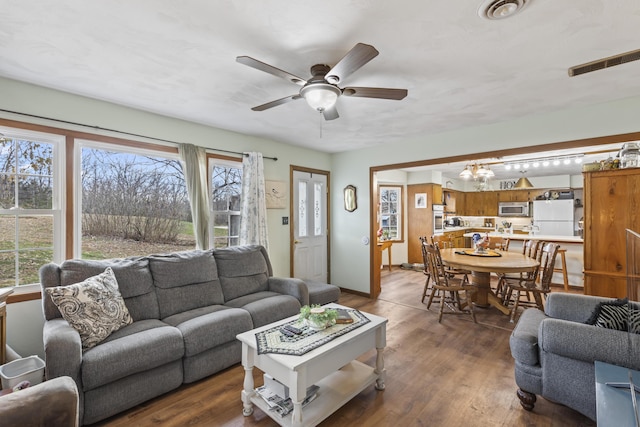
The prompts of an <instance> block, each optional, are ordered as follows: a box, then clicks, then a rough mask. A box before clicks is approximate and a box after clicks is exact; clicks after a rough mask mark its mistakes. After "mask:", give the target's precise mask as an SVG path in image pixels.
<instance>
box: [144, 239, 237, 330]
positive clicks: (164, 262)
mask: <svg viewBox="0 0 640 427" xmlns="http://www.w3.org/2000/svg"><path fill="white" fill-rule="evenodd" d="M148 258H149V267H150V269H151V274H152V276H153V283H154V285H155V287H156V294H157V296H158V305H159V307H160V318H161V319H164V318H166V317H169V316H172V315H174V314H176V313H181V312H183V311H189V310H193V309H194V308H199V307H206V306H209V305H216V304H222V303H224V297H223V295H222V288H221V287H220V282H219V281H218V269H217V267H216V261H215V260H214V259H213V255H212V254H211V252H205V251H195V250H194V251H184V252H176V253H172V254H166V255H151V256H149V257H148Z"/></svg>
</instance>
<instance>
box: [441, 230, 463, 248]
mask: <svg viewBox="0 0 640 427" xmlns="http://www.w3.org/2000/svg"><path fill="white" fill-rule="evenodd" d="M465 232H466V229H464V230H456V231H447V232H445V233H444V234H445V235H446V236H447V237H448V238H449V241H451V244H452V245H453V247H454V248H464V247H466V245H465V238H464V233H465Z"/></svg>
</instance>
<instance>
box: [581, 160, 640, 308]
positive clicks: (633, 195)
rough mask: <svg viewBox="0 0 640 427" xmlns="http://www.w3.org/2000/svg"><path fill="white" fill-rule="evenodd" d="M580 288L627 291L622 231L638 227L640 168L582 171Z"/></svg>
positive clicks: (607, 292)
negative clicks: (582, 212) (582, 238)
mask: <svg viewBox="0 0 640 427" xmlns="http://www.w3.org/2000/svg"><path fill="white" fill-rule="evenodd" d="M583 176H584V195H583V199H584V292H585V294H588V295H600V296H605V297H612V298H624V297H625V296H626V295H627V260H626V232H625V230H626V229H627V228H628V229H631V230H633V231H636V232H638V231H640V192H638V188H640V169H639V168H633V169H616V170H608V171H596V172H584V173H583Z"/></svg>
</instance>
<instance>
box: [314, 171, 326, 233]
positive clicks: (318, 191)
mask: <svg viewBox="0 0 640 427" xmlns="http://www.w3.org/2000/svg"><path fill="white" fill-rule="evenodd" d="M323 188H324V186H323V185H322V183H320V182H316V183H314V185H313V234H314V235H315V236H321V235H322V220H323V214H322V213H323V209H324V208H323V206H322V190H323Z"/></svg>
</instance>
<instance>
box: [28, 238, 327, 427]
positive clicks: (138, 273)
mask: <svg viewBox="0 0 640 427" xmlns="http://www.w3.org/2000/svg"><path fill="white" fill-rule="evenodd" d="M106 267H111V269H112V270H113V272H114V274H115V277H116V279H117V282H118V287H119V290H120V293H121V294H122V297H123V298H124V302H125V304H126V307H127V309H128V310H129V313H130V315H131V317H132V318H133V323H131V324H129V325H127V326H125V327H123V328H122V329H119V330H117V331H116V332H114V333H112V334H111V335H110V336H108V338H107V339H105V340H104V341H102V342H100V343H99V344H98V345H97V346H95V347H93V348H90V349H88V350H86V351H84V352H83V349H82V345H81V341H80V336H79V334H78V332H76V330H75V329H73V328H72V327H71V326H70V325H69V323H67V321H66V320H64V319H63V318H62V316H61V314H60V311H59V310H58V307H57V306H56V305H55V304H54V303H53V301H52V300H51V298H50V297H49V296H48V295H47V293H46V292H44V289H45V288H50V287H57V286H66V285H71V284H74V283H78V282H82V281H83V280H85V279H87V278H89V277H92V276H95V275H98V274H100V273H102V272H104V271H105V268H106ZM40 281H41V285H42V287H43V297H42V301H43V309H44V315H45V325H44V333H43V335H44V337H43V339H44V346H45V357H46V378H47V379H50V378H55V377H60V376H69V377H71V378H73V379H74V380H75V382H76V384H77V386H78V391H79V395H80V423H81V424H92V423H95V422H97V421H100V420H102V419H105V418H107V417H109V416H111V415H114V414H116V413H118V412H121V411H124V410H126V409H128V408H131V407H133V406H135V405H138V404H140V403H142V402H144V401H146V400H149V399H151V398H153V397H156V396H158V395H161V394H163V393H166V392H168V391H170V390H172V389H175V388H176V387H179V386H180V385H181V384H183V383H190V382H194V381H197V380H199V379H201V378H204V377H207V376H209V375H211V374H214V373H216V372H218V371H220V370H222V369H225V368H227V367H229V366H231V365H234V364H236V363H238V362H239V361H240V359H241V346H240V343H239V341H237V340H236V335H237V334H239V333H241V332H245V331H247V330H249V329H252V328H255V327H259V326H262V325H265V324H268V323H271V322H274V321H276V320H280V319H283V318H285V317H288V316H292V315H295V314H297V313H298V312H299V310H300V307H301V306H302V305H305V304H309V293H308V289H307V287H306V285H305V284H304V282H302V281H301V280H299V279H293V278H277V277H273V272H272V268H271V263H270V261H269V257H268V255H267V252H266V250H265V249H264V248H263V247H261V246H240V247H232V248H224V249H217V250H210V251H196V250H194V251H185V252H178V253H172V254H163V255H150V256H145V257H136V258H126V259H116V260H106V261H91V260H68V261H65V262H63V263H62V264H60V265H58V264H47V265H45V266H43V267H42V268H41V270H40ZM316 286H317V285H316ZM325 286H328V287H329V288H323V287H322V286H321V287H319V288H317V289H316V292H320V293H321V294H326V291H327V289H329V290H330V291H332V292H333V295H334V296H335V295H336V293H335V291H336V290H337V295H339V289H338V288H337V287H335V286H332V285H325ZM333 288H335V289H333ZM335 299H337V297H336V298H335Z"/></svg>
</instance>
